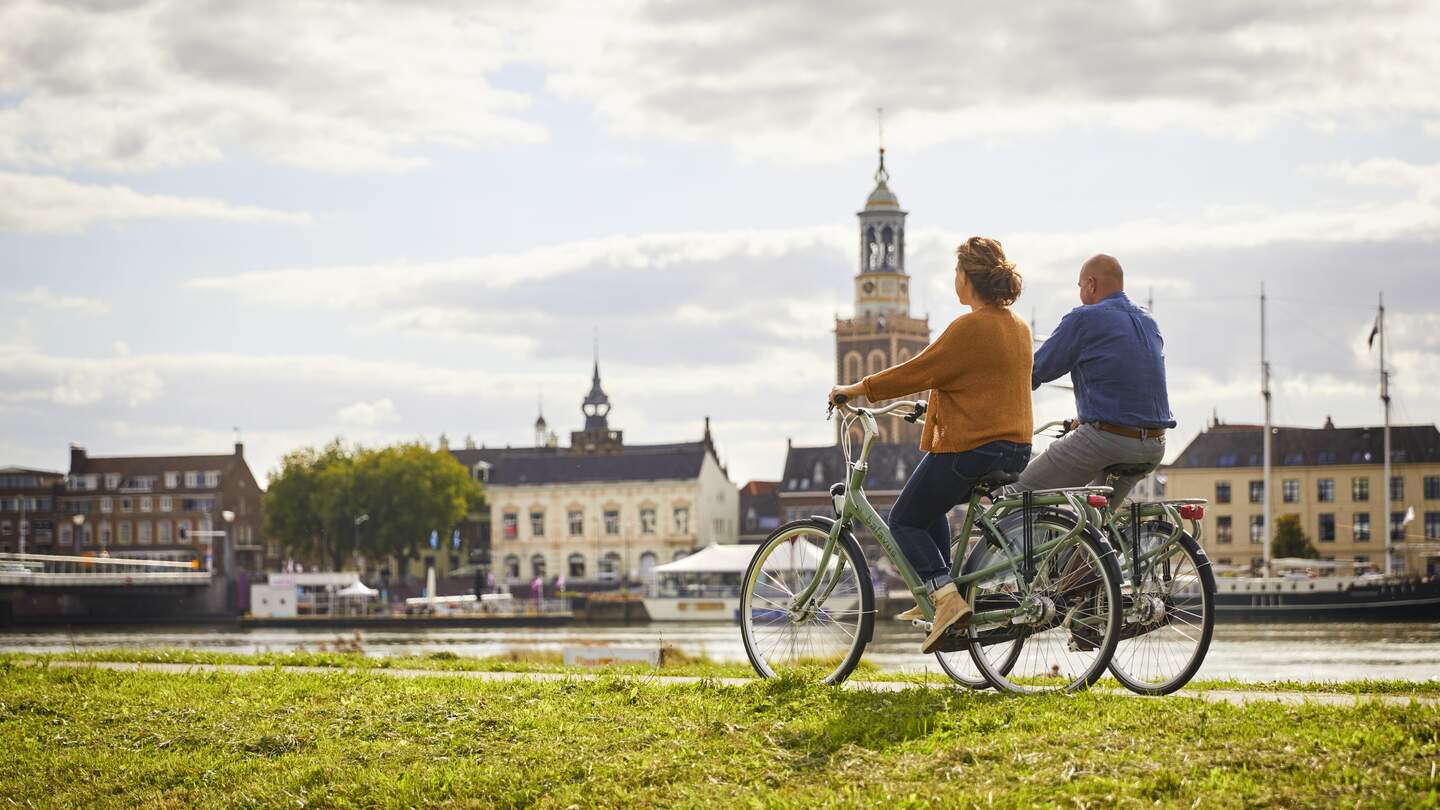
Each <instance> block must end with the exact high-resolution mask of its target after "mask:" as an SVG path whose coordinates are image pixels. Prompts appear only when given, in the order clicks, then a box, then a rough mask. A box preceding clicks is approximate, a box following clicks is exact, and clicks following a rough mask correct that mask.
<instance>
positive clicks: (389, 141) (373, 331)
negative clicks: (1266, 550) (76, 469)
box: [0, 0, 1440, 483]
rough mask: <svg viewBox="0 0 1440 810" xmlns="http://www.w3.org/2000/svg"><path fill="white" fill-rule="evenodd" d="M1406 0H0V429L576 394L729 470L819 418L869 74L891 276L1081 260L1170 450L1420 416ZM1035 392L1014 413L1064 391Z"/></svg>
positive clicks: (81, 436)
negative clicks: (597, 399) (1390, 375)
mask: <svg viewBox="0 0 1440 810" xmlns="http://www.w3.org/2000/svg"><path fill="white" fill-rule="evenodd" d="M1437 41H1440V13H1437V6H1436V4H1434V3H1426V2H1403V1H1401V2H1371V3H1364V2H1358V1H1357V0H1308V1H1306V2H1295V3H1284V4H1262V3H1253V2H1224V1H1219V2H1210V3H1205V4H1194V3H1166V2H1158V1H1157V0H1133V1H1132V2H1121V3H1110V4H1104V5H1103V6H1093V7H1087V6H1082V5H1080V4H1074V3H1068V2H1036V3H1025V4H1020V5H1019V6H1015V4H1009V5H1000V4H979V3H974V4H972V3H954V2H948V1H947V2H933V3H921V2H916V3H907V4H903V5H901V6H898V7H893V8H892V7H889V6H885V5H884V4H875V3H870V2H827V3H816V4H808V5H807V4H803V3H785V4H776V3H771V2H751V1H750V0H726V1H725V2H704V1H697V2H668V3H650V2H638V1H630V0H624V1H619V0H617V1H615V2H607V3H593V2H574V3H571V2H560V1H557V2H547V1H544V0H532V2H526V3H493V4H490V3H477V2H470V1H469V0H467V1H466V2H460V0H455V2H448V1H447V0H423V1H420V2H403V3H402V2H392V3H386V2H350V3H342V2H325V1H323V0H284V2H279V1H278V0H277V2H259V1H257V2H246V3H233V2H221V1H219V0H215V1H214V2H206V1H205V0H174V1H173V2H168V1H167V0H68V1H67V2H48V3H46V2H34V1H33V0H0V321H3V323H4V324H5V328H4V329H3V332H0V424H3V425H4V427H3V428H0V464H24V465H33V466H39V467H44V468H57V469H58V468H62V467H63V466H64V465H65V464H66V445H67V444H68V443H69V442H79V443H82V444H84V445H85V446H86V447H87V448H89V449H90V451H91V452H92V453H94V454H120V453H159V452H207V451H208V452H219V451H224V450H226V449H227V448H228V447H229V443H230V442H231V440H232V437H233V434H232V427H239V428H240V430H241V431H242V434H243V438H244V440H245V442H246V446H247V454H248V455H249V457H250V460H251V463H252V466H253V467H254V468H255V469H256V472H257V474H261V475H263V474H264V473H265V472H266V471H268V470H269V469H271V468H272V467H273V466H274V464H275V462H276V460H277V459H278V458H279V456H280V455H281V454H282V453H283V452H285V451H286V450H288V449H291V448H293V447H296V446H299V445H304V444H311V443H319V442H323V441H325V440H326V439H328V438H331V437H334V436H337V435H339V436H344V437H346V438H347V439H350V440H358V441H364V442H367V443H374V442H383V441H391V440H397V439H410V438H424V439H426V440H428V441H431V442H434V441H436V439H437V438H438V436H439V435H440V434H441V433H442V432H443V433H446V434H448V435H449V436H450V438H451V439H452V441H453V442H455V443H457V444H458V443H459V442H461V441H463V438H464V437H465V436H466V435H470V436H473V437H474V439H475V441H477V442H483V443H488V444H491V445H503V444H507V443H508V444H524V443H528V442H530V441H531V424H532V423H533V421H534V418H535V414H536V407H537V402H538V400H540V399H541V398H542V397H543V400H544V409H545V415H546V417H547V418H548V419H549V420H550V423H551V425H552V426H554V427H556V428H557V429H559V430H560V431H561V432H562V434H563V433H564V432H568V431H569V430H571V429H574V428H576V427H578V426H579V422H580V413H579V402H580V399H581V397H582V396H583V395H584V393H585V391H586V390H587V388H588V387H589V373H590V359H591V340H592V335H593V334H597V333H598V335H599V342H600V354H601V368H602V372H603V375H604V383H605V388H606V390H607V391H608V392H609V394H610V396H611V398H612V400H613V402H614V411H613V413H612V415H611V423H612V426H614V427H618V428H621V429H623V430H624V431H625V432H626V438H627V440H628V441H630V442H662V441H676V440H686V439H695V438H698V437H699V435H700V432H701V427H702V419H703V417H704V416H705V415H707V414H708V415H710V416H711V417H712V419H713V423H714V431H715V435H716V439H717V441H718V443H719V446H720V449H721V452H722V455H723V456H724V458H725V459H726V460H727V461H728V462H729V464H730V470H731V477H732V478H733V479H734V480H735V481H736V483H743V482H744V481H746V480H748V479H751V478H775V477H778V475H779V473H780V470H781V464H782V461H783V457H784V452H785V440H786V438H787V437H791V438H793V439H794V440H795V441H796V442H797V443H817V444H818V443H823V442H825V441H827V440H828V438H829V437H830V436H832V435H833V433H832V428H830V426H828V425H826V424H825V422H824V421H823V417H824V405H823V402H824V396H825V392H826V390H827V388H828V386H829V384H830V383H831V382H832V379H831V376H832V374H833V368H834V365H833V359H832V358H833V344H832V340H833V336H832V334H831V330H832V328H833V318H834V316H835V314H836V313H841V314H845V313H848V312H849V310H850V308H851V289H852V288H851V276H852V275H853V273H854V272H855V270H856V264H857V259H856V256H855V245H856V242H857V240H856V238H855V230H854V228H855V219H854V213H855V211H857V210H858V209H859V207H860V206H861V204H862V203H863V201H864V198H865V195H866V194H867V193H868V192H869V190H870V187H871V185H872V180H871V175H872V173H873V171H874V161H875V146H876V132H875V113H874V111H875V108H876V107H880V106H883V107H884V108H885V109H886V126H885V130H886V131H885V141H886V146H887V154H888V165H889V167H890V169H891V173H892V187H893V188H894V189H895V191H896V192H897V193H898V194H899V196H900V200H901V203H902V204H903V205H904V206H905V208H906V209H907V210H909V211H910V212H911V215H910V219H909V225H910V235H909V247H910V253H909V257H908V258H909V267H910V271H911V273H912V274H913V275H914V276H915V277H916V279H917V283H916V285H915V287H916V290H915V295H914V303H915V309H916V310H917V311H919V312H928V313H929V315H930V318H931V323H932V326H933V327H934V328H935V329H936V330H938V329H939V328H940V327H942V326H943V324H944V323H946V322H948V320H949V319H950V318H953V317H955V316H956V315H957V314H959V306H958V304H957V303H956V301H955V300H954V297H953V293H951V292H950V291H949V285H950V273H951V269H950V268H951V265H952V260H951V257H950V251H951V250H952V248H953V245H954V244H955V243H956V242H958V241H959V240H960V239H962V238H963V237H965V236H968V235H970V234H984V235H990V236H994V237H997V238H999V239H1001V240H1002V241H1003V242H1004V243H1005V245H1006V247H1007V249H1008V251H1009V252H1010V255H1011V257H1012V258H1013V259H1014V260H1016V261H1017V262H1018V264H1019V265H1020V268H1021V270H1022V272H1023V273H1024V274H1025V278H1026V281H1027V285H1028V288H1027V291H1026V293H1025V295H1024V297H1023V298H1022V299H1021V301H1020V302H1019V304H1017V307H1018V309H1019V310H1020V311H1021V312H1022V313H1023V314H1024V315H1025V316H1026V317H1032V316H1033V317H1034V319H1035V320H1036V322H1037V323H1038V325H1039V329H1040V331H1041V332H1044V331H1046V330H1047V329H1048V328H1049V327H1051V326H1053V325H1054V323H1055V322H1056V321H1057V320H1058V319H1059V317H1060V316H1061V315H1062V314H1063V313H1064V312H1065V311H1066V310H1067V309H1069V308H1070V307H1071V306H1073V305H1074V304H1075V303H1076V301H1075V300H1074V296H1075V292H1074V275H1075V272H1076V269H1077V268H1078V266H1079V263H1080V262H1081V261H1082V260H1083V259H1084V258H1085V257H1086V256H1088V255H1089V254H1091V253H1094V252H1096V251H1101V250H1103V251H1107V252H1111V253H1114V254H1116V255H1117V256H1119V258H1120V259H1121V261H1122V262H1123V263H1124V265H1125V267H1126V270H1127V279H1128V281H1129V284H1130V288H1131V291H1132V294H1134V296H1135V297H1137V298H1148V297H1150V296H1151V295H1152V294H1153V299H1154V307H1155V311H1156V314H1157V316H1158V318H1159V319H1160V323H1161V326H1162V328H1163V330H1164V331H1165V334H1166V337H1167V352H1168V357H1169V371H1170V381H1171V382H1170V384H1171V402H1172V405H1173V407H1174V409H1175V411H1176V416H1177V418H1178V419H1179V420H1180V425H1181V427H1180V430H1179V436H1178V437H1177V438H1179V439H1180V440H1181V441H1176V442H1173V443H1172V454H1173V453H1175V452H1178V451H1179V449H1180V448H1181V447H1182V446H1183V444H1184V442H1185V440H1188V439H1189V438H1190V437H1191V436H1192V435H1193V434H1194V433H1195V432H1197V431H1198V430H1200V429H1202V428H1203V427H1204V425H1205V422H1206V419H1207V418H1209V416H1210V415H1211V414H1212V413H1214V412H1218V414H1219V415H1220V417H1221V418H1222V419H1226V420H1230V421H1254V420H1258V419H1259V415H1260V400H1259V396H1258V391H1257V388H1258V370H1257V367H1258V362H1259V356H1258V326H1259V325H1258V319H1259V318H1258V316H1259V303H1258V293H1259V290H1260V286H1261V283H1262V282H1263V283H1264V284H1265V287H1266V290H1267V291H1268V292H1269V294H1270V300H1271V307H1270V329H1271V338H1272V340H1271V354H1272V364H1273V367H1274V372H1275V378H1276V409H1275V410H1276V415H1277V421H1279V422H1281V423H1283V424H1297V425H1319V424H1320V423H1321V422H1322V421H1323V420H1324V418H1325V416H1326V415H1327V414H1333V416H1334V418H1335V420H1336V422H1337V423H1342V424H1358V423H1364V422H1369V423H1375V422H1378V420H1379V418H1380V410H1379V403H1378V401H1377V399H1376V383H1375V378H1376V374H1375V364H1376V363H1375V360H1376V358H1375V357H1374V355H1372V354H1369V353H1367V352H1366V350H1365V345H1364V338H1365V336H1366V334H1367V333H1368V331H1369V329H1370V325H1371V322H1372V320H1373V317H1374V305H1375V301H1376V297H1377V295H1379V294H1380V293H1381V292H1383V293H1384V294H1385V297H1386V301H1387V303H1388V305H1389V321H1388V322H1389V325H1390V330H1389V333H1390V339H1391V344H1392V347H1393V352H1392V355H1391V356H1392V359H1393V364H1394V369H1395V376H1394V394H1395V402H1396V418H1397V421H1400V422H1422V423H1430V422H1434V421H1436V419H1437V414H1440V394H1437V393H1436V386H1435V385H1434V384H1433V381H1434V380H1435V379H1437V378H1440V256H1437V252H1436V240H1437V236H1440V91H1437V90H1436V79H1435V77H1436V76H1440V49H1437V48H1435V46H1434V44H1435V42H1437ZM1067 398H1068V395H1066V394H1065V393H1064V392H1045V393H1042V394H1041V395H1040V396H1039V397H1038V398H1037V415H1039V416H1041V417H1045V418H1050V417H1057V418H1058V417H1060V416H1064V415H1068V414H1069V413H1071V412H1072V410H1073V408H1072V406H1071V405H1070V404H1069V403H1068V402H1067Z"/></svg>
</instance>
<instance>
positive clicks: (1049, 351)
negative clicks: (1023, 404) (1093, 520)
mask: <svg viewBox="0 0 1440 810" xmlns="http://www.w3.org/2000/svg"><path fill="white" fill-rule="evenodd" d="M1080 304H1081V306H1078V307H1076V308H1075V309H1072V310H1070V313H1069V314H1067V315H1066V316H1065V317H1064V318H1063V319H1061V321H1060V325H1059V326H1057V327H1055V331H1054V332H1051V333H1050V337H1048V338H1046V339H1045V342H1044V343H1043V344H1042V345H1041V346H1040V350H1039V351H1037V352H1035V366H1034V371H1032V372H1031V375H1030V387H1031V388H1032V389H1034V388H1039V387H1040V386H1041V385H1042V384H1043V383H1047V382H1050V381H1051V380H1056V379H1059V378H1060V377H1063V376H1065V375H1066V374H1069V375H1070V380H1071V382H1073V383H1074V384H1075V406H1076V410H1077V412H1078V413H1077V418H1076V419H1075V424H1076V425H1078V426H1077V427H1076V428H1075V429H1074V430H1072V431H1070V432H1069V433H1066V434H1065V435H1064V436H1062V437H1061V438H1059V439H1056V440H1055V441H1053V442H1051V443H1050V446H1049V447H1048V448H1046V450H1045V452H1044V453H1042V454H1041V455H1040V456H1038V457H1037V458H1036V459H1035V460H1034V461H1032V462H1030V466H1029V467H1027V468H1025V472H1024V473H1023V474H1022V475H1021V476H1020V482H1019V485H1018V486H1019V487H1020V488H1021V489H1054V488H1057V487H1074V486H1085V485H1087V484H1091V485H1096V486H1103V485H1105V468H1106V467H1110V466H1112V465H1116V464H1130V465H1147V466H1149V467H1152V468H1153V467H1155V466H1157V465H1159V464H1160V461H1161V459H1162V458H1164V456H1165V430H1166V428H1173V427H1175V419H1174V417H1172V416H1171V414H1170V399H1169V396H1168V394H1167V393H1166V388H1165V340H1164V338H1162V337H1161V336H1160V327H1159V326H1157V325H1156V324H1155V319H1154V318H1152V317H1150V313H1148V312H1146V311H1145V310H1144V309H1142V308H1140V307H1138V306H1136V305H1135V304H1133V303H1131V301H1130V299H1129V298H1128V297H1126V295H1125V272H1124V271H1123V270H1122V269H1121V268H1120V262H1118V261H1116V260H1115V257H1114V256H1109V255H1107V254H1104V253H1101V254H1098V255H1096V256H1092V257H1090V259H1089V260H1087V261H1086V262H1085V264H1083V265H1081V267H1080ZM1142 477H1143V476H1139V475H1131V476H1125V477H1123V478H1119V479H1117V480H1116V481H1115V483H1114V485H1113V486H1114V487H1115V492H1114V494H1113V495H1112V497H1111V503H1113V504H1115V505H1116V506H1119V504H1120V503H1121V502H1122V501H1124V500H1125V496H1126V495H1128V494H1129V493H1130V490H1131V489H1133V488H1134V487H1135V485H1136V484H1137V483H1139V482H1140V479H1141V478H1142Z"/></svg>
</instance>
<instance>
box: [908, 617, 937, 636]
mask: <svg viewBox="0 0 1440 810" xmlns="http://www.w3.org/2000/svg"><path fill="white" fill-rule="evenodd" d="M910 626H911V627H914V628H915V629H917V630H924V631H925V632H926V633H929V632H930V630H931V628H933V627H934V626H935V625H934V623H932V622H927V621H925V620H924V619H911V620H910Z"/></svg>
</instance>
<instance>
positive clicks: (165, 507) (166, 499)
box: [160, 495, 175, 512]
mask: <svg viewBox="0 0 1440 810" xmlns="http://www.w3.org/2000/svg"><path fill="white" fill-rule="evenodd" d="M174 508H175V501H174V500H172V499H171V498H170V496H169V495H161V496H160V511H161V512H169V511H170V510H171V509H174Z"/></svg>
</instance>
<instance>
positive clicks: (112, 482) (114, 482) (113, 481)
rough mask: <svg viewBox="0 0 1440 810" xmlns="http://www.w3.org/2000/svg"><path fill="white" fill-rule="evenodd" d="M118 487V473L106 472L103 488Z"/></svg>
mask: <svg viewBox="0 0 1440 810" xmlns="http://www.w3.org/2000/svg"><path fill="white" fill-rule="evenodd" d="M119 487H120V474H119V473H106V474H105V488H106V489H118V488H119Z"/></svg>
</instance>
